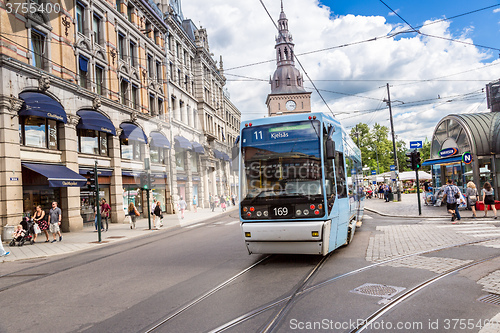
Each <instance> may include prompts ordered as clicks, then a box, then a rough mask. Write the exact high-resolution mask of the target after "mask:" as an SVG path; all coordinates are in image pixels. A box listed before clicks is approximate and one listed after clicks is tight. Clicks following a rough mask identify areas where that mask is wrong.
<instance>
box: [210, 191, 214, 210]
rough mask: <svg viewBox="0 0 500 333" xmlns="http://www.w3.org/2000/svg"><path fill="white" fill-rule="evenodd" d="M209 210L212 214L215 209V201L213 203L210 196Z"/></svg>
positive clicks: (212, 197) (212, 198)
mask: <svg viewBox="0 0 500 333" xmlns="http://www.w3.org/2000/svg"><path fill="white" fill-rule="evenodd" d="M210 208H211V209H212V212H213V211H214V209H215V201H214V196H213V195H210Z"/></svg>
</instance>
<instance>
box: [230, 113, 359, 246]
mask: <svg viewBox="0 0 500 333" xmlns="http://www.w3.org/2000/svg"><path fill="white" fill-rule="evenodd" d="M239 144H240V146H239V150H240V151H239V163H240V167H239V169H240V207H239V208H240V221H241V229H242V232H243V237H244V240H245V244H246V247H247V249H248V252H249V253H250V254H252V253H301V254H320V255H326V254H328V253H329V252H331V251H333V250H335V249H336V248H338V247H340V246H342V245H344V244H348V243H349V242H350V241H351V240H352V238H353V236H354V232H355V230H356V225H358V226H360V225H361V221H362V217H363V199H364V194H363V188H362V180H363V179H362V176H363V175H362V164H361V154H360V150H359V149H358V147H356V145H355V144H354V142H353V141H352V140H351V138H350V137H349V135H348V133H347V132H346V130H345V129H344V128H343V127H342V125H341V124H340V123H339V122H338V120H336V119H335V118H334V117H333V116H331V115H329V114H325V113H307V114H296V115H286V116H278V117H270V118H263V119H257V120H253V121H249V122H246V123H242V125H241V131H240V143H239Z"/></svg>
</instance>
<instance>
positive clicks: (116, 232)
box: [0, 206, 238, 263]
mask: <svg viewBox="0 0 500 333" xmlns="http://www.w3.org/2000/svg"><path fill="white" fill-rule="evenodd" d="M237 208H238V206H230V207H228V209H227V212H230V211H236V212H237ZM222 214H225V213H223V212H222V210H221V208H220V207H218V208H216V209H215V211H214V212H212V211H211V209H210V208H203V209H201V208H198V212H197V213H195V212H193V211H186V212H185V213H184V219H181V216H180V213H178V214H164V215H163V227H162V228H160V229H158V230H149V228H148V219H147V218H142V219H137V222H136V229H130V224H128V223H110V224H109V230H108V231H106V232H102V233H101V243H99V242H98V233H97V232H95V231H94V226H93V225H92V226H85V227H84V228H83V230H81V231H77V232H67V233H63V234H62V238H63V239H62V241H61V242H59V241H57V242H55V243H45V234H44V233H41V234H39V235H38V237H37V242H36V243H35V244H33V245H30V244H25V245H23V246H9V242H10V240H11V239H5V240H3V246H4V248H5V251H7V252H9V251H10V255H8V256H6V257H0V263H2V262H9V261H16V260H27V259H34V258H44V257H48V256H54V255H59V254H68V253H72V252H76V251H81V250H87V249H92V248H95V247H97V246H105V245H106V244H111V243H114V242H119V241H123V240H127V239H131V238H134V237H139V236H143V235H144V234H145V233H147V232H162V231H164V230H168V229H172V228H175V227H184V226H188V225H191V224H196V223H199V222H202V221H204V220H207V219H210V218H213V217H215V216H220V215H222ZM151 228H153V220H152V219H151ZM49 235H50V241H52V239H53V237H52V234H49Z"/></svg>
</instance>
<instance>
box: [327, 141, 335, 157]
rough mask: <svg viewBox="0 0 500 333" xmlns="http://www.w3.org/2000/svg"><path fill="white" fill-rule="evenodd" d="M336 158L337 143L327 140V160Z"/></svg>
mask: <svg viewBox="0 0 500 333" xmlns="http://www.w3.org/2000/svg"><path fill="white" fill-rule="evenodd" d="M334 158H335V141H333V140H332V139H330V138H328V139H327V140H326V159H328V160H333V159H334Z"/></svg>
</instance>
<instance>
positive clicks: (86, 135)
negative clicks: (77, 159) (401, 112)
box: [78, 129, 108, 156]
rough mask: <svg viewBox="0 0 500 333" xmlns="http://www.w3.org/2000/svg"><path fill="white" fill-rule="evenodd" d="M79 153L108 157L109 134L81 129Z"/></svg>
mask: <svg viewBox="0 0 500 333" xmlns="http://www.w3.org/2000/svg"><path fill="white" fill-rule="evenodd" d="M78 151H79V152H80V153H84V154H92V155H101V156H108V134H106V133H104V132H99V131H95V130H89V129H79V130H78Z"/></svg>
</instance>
